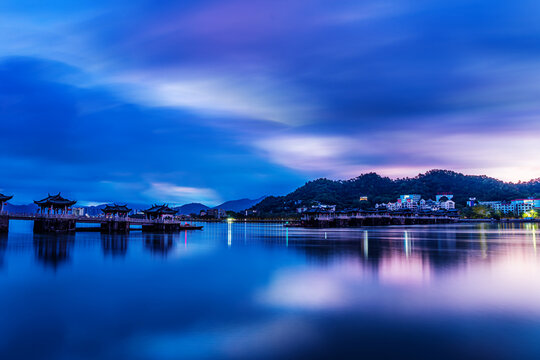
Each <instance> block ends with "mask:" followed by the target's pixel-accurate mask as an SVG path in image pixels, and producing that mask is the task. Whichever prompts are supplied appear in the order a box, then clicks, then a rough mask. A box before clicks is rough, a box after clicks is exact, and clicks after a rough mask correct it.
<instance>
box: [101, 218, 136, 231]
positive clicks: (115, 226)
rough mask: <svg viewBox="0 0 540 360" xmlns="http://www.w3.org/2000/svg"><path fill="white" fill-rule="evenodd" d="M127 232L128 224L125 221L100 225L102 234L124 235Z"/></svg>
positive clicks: (113, 221) (110, 221)
mask: <svg viewBox="0 0 540 360" xmlns="http://www.w3.org/2000/svg"><path fill="white" fill-rule="evenodd" d="M128 232H129V222H128V221H126V220H109V221H106V222H102V223H101V233H102V234H118V233H121V234H126V233H128Z"/></svg>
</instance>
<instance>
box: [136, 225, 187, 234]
mask: <svg viewBox="0 0 540 360" xmlns="http://www.w3.org/2000/svg"><path fill="white" fill-rule="evenodd" d="M183 229H184V227H183V226H182V225H181V224H180V223H155V224H148V225H143V226H142V231H143V232H153V233H172V232H178V231H181V230H183Z"/></svg>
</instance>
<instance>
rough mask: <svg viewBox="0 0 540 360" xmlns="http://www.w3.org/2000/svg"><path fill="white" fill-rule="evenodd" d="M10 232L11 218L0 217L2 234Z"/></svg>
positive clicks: (0, 231)
mask: <svg viewBox="0 0 540 360" xmlns="http://www.w3.org/2000/svg"><path fill="white" fill-rule="evenodd" d="M8 230H9V217H8V216H7V215H0V233H7V232H8Z"/></svg>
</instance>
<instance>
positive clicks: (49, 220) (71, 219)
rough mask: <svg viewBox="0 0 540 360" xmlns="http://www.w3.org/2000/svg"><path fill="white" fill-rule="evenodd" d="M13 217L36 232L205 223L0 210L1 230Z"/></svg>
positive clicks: (161, 227) (124, 229)
mask: <svg viewBox="0 0 540 360" xmlns="http://www.w3.org/2000/svg"><path fill="white" fill-rule="evenodd" d="M10 220H26V221H33V222H34V232H35V233H55V232H71V231H100V232H102V233H117V232H118V233H126V232H129V231H130V230H132V229H131V225H141V229H142V231H148V232H176V231H182V230H200V229H202V226H193V225H191V224H188V223H182V222H181V221H178V220H175V219H171V218H165V219H162V218H158V219H140V218H132V217H129V216H126V217H105V216H96V217H89V216H79V215H73V214H41V213H35V214H8V213H5V212H3V213H0V232H7V231H8V229H9V221H10ZM77 224H99V225H100V226H99V227H77Z"/></svg>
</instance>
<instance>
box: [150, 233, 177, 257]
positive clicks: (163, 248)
mask: <svg viewBox="0 0 540 360" xmlns="http://www.w3.org/2000/svg"><path fill="white" fill-rule="evenodd" d="M175 236H178V234H143V240H144V245H145V247H146V248H147V249H148V250H150V252H151V253H152V254H155V255H160V256H167V254H169V253H170V252H171V251H172V250H173V249H174V246H175V243H174V237H175ZM185 241H186V244H187V238H186V239H185Z"/></svg>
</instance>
